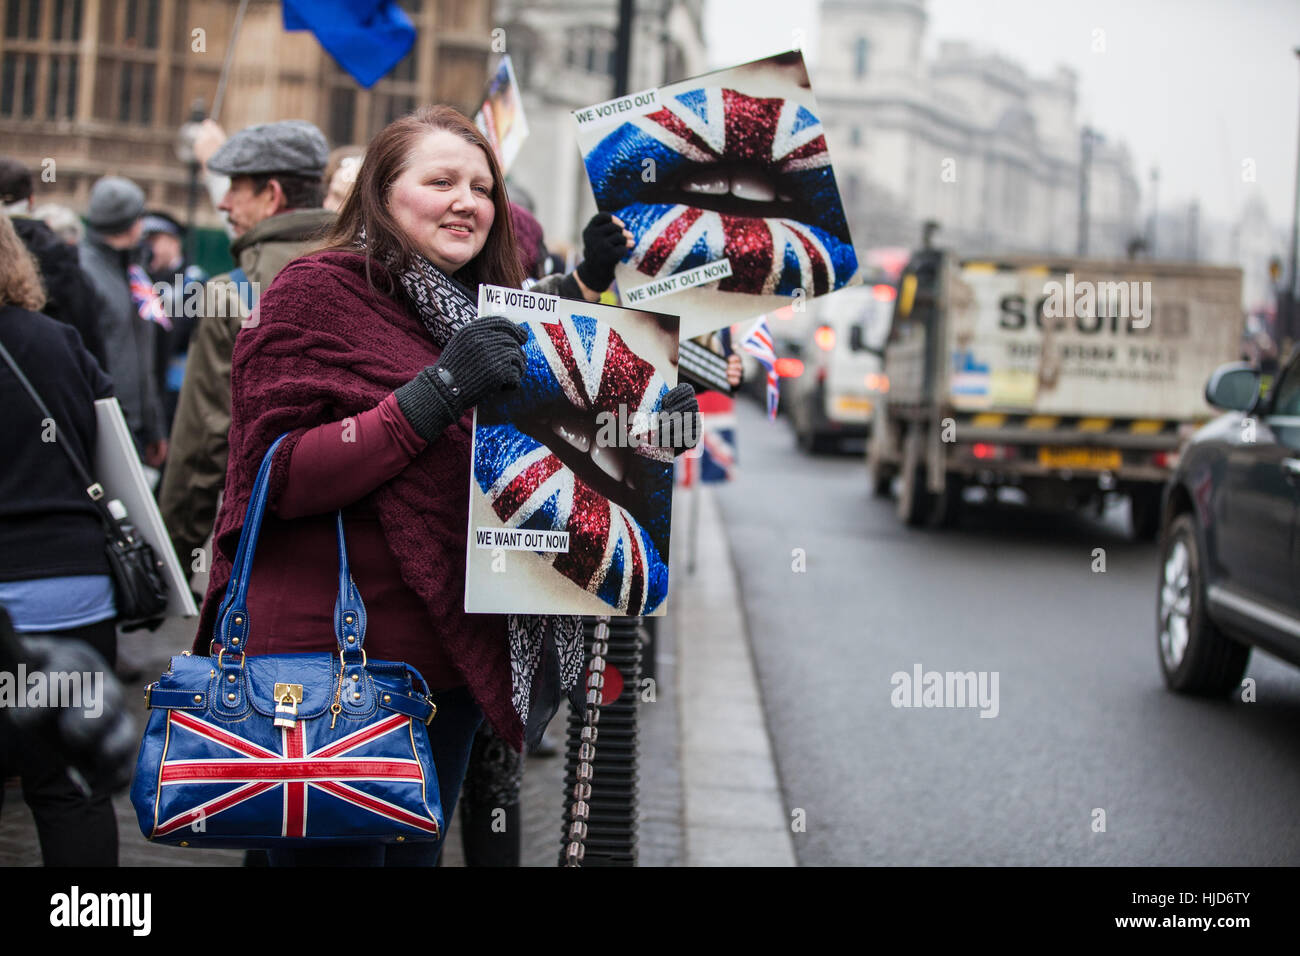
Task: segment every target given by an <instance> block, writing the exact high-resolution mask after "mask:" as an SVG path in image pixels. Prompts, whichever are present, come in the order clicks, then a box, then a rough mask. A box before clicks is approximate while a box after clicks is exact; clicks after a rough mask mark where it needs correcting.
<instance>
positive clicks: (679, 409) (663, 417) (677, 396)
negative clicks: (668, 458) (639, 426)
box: [659, 384, 700, 457]
mask: <svg viewBox="0 0 1300 956" xmlns="http://www.w3.org/2000/svg"><path fill="white" fill-rule="evenodd" d="M660 410H661V411H660V416H659V445H660V447H661V448H672V450H673V455H674V457H675V456H677V455H680V454H681V453H682V452H684V451H689V450H690V449H692V448H694V447H695V446H696V445H698V444H699V443H700V403H699V402H698V401H697V400H696V398H695V389H693V388H692V387H691V386H689V385H686V384H682V385H678V386H677V387H676V388H672V389H669V390H668V394H667V395H665V396H664V400H663V403H662V404H661V405H660ZM675 424H677V425H678V426H679V427H674V426H675ZM674 438H678V439H681V441H682V442H684V443H685V444H673V439H674Z"/></svg>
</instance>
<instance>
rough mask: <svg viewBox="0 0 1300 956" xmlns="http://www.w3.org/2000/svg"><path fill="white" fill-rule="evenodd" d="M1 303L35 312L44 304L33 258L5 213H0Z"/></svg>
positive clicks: (43, 295) (42, 290) (43, 296)
mask: <svg viewBox="0 0 1300 956" xmlns="http://www.w3.org/2000/svg"><path fill="white" fill-rule="evenodd" d="M5 305H16V306H18V307H19V308H20V309H26V310H27V311H29V312H37V311H39V310H40V309H41V307H42V306H44V305H45V289H44V287H42V285H41V273H40V270H39V269H38V268H37V266H36V260H35V259H34V258H32V254H31V253H30V252H28V251H27V247H26V246H25V245H23V241H22V240H21V239H19V238H18V233H16V232H14V226H13V223H11V222H10V221H9V217H8V216H0V306H5Z"/></svg>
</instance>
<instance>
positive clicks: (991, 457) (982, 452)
mask: <svg viewBox="0 0 1300 956" xmlns="http://www.w3.org/2000/svg"><path fill="white" fill-rule="evenodd" d="M970 452H971V454H972V455H974V456H975V457H976V458H978V459H980V460H981V461H1006V460H1008V459H1010V458H1015V457H1016V450H1015V449H1014V448H1013V447H1012V446H1010V445H995V444H993V443H992V442H984V441H977V442H976V443H975V444H973V445H971V448H970Z"/></svg>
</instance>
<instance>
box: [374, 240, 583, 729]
mask: <svg viewBox="0 0 1300 956" xmlns="http://www.w3.org/2000/svg"><path fill="white" fill-rule="evenodd" d="M364 241H365V236H364V234H363V236H362V240H361V242H362V244H364ZM397 277H398V279H399V280H400V281H401V283H402V288H403V289H404V290H405V291H406V294H407V296H408V297H409V299H410V301H411V304H412V305H414V306H415V310H416V313H417V314H418V315H419V317H420V321H421V322H422V323H424V327H425V328H426V329H427V330H428V331H429V334H430V335H431V336H432V337H433V340H434V341H435V342H436V343H437V344H438V347H439V348H441V347H443V346H445V345H446V344H447V340H448V339H450V338H451V337H452V335H454V334H455V333H456V332H458V331H459V330H460V329H463V328H464V327H465V326H467V325H469V323H471V322H473V321H474V320H475V319H477V318H478V303H477V302H475V301H474V299H472V298H470V292H469V290H468V289H466V288H465V287H464V286H462V285H461V284H460V283H459V282H457V281H456V280H455V279H453V278H451V277H450V276H448V275H447V274H446V273H445V272H443V271H442V270H441V269H439V268H438V267H437V266H435V265H434V264H433V263H432V262H430V261H429V260H428V259H426V258H424V257H423V256H416V257H415V258H414V260H413V261H412V263H411V266H410V268H408V269H404V270H401V271H399V272H398V273H397ZM507 617H508V631H509V639H510V687H511V694H510V698H511V702H512V703H513V704H514V707H515V711H516V713H518V714H519V720H520V722H521V723H522V724H523V725H524V742H525V745H526V746H532V745H534V744H536V743H537V742H538V741H539V740H541V737H542V732H543V731H544V730H546V725H547V724H548V723H550V720H551V718H552V717H554V716H555V712H556V711H557V710H558V709H559V706H560V697H561V696H562V695H565V694H567V695H568V697H569V700H570V702H571V703H572V704H573V706H574V707H575V708H576V709H577V710H578V712H579V713H582V712H583V710H584V698H583V696H582V691H583V687H582V686H581V684H580V683H579V682H580V680H581V678H582V677H583V665H584V663H585V658H584V650H583V643H582V618H581V617H577V616H573V615H563V614H548V615H534V614H510V615H507Z"/></svg>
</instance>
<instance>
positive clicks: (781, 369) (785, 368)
mask: <svg viewBox="0 0 1300 956" xmlns="http://www.w3.org/2000/svg"><path fill="white" fill-rule="evenodd" d="M775 368H776V374H777V375H779V376H780V377H781V378H798V377H799V376H800V375H802V374H803V362H801V361H799V360H798V359H797V358H779V359H777V360H776V366H775Z"/></svg>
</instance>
